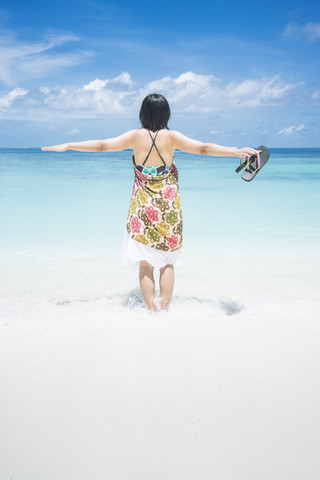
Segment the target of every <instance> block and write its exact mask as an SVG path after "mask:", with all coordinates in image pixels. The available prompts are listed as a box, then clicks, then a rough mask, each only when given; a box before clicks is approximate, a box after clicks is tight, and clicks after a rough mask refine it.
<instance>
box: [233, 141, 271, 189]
mask: <svg viewBox="0 0 320 480" xmlns="http://www.w3.org/2000/svg"><path fill="white" fill-rule="evenodd" d="M255 150H258V152H259V153H257V154H255V155H251V156H250V157H248V158H247V157H246V159H245V161H244V162H243V163H241V160H240V165H239V167H238V168H236V172H237V173H239V172H240V170H242V169H243V168H244V167H245V166H247V168H246V169H245V171H244V172H243V174H242V176H241V178H243V180H245V181H246V182H251V180H252V179H253V178H254V177H255V176H256V175H257V173H258V172H260V170H261V168H262V167H263V166H264V165H265V164H266V163H267V161H268V160H269V157H270V152H269V150H268V148H267V147H265V146H264V145H260V147H258V148H255Z"/></svg>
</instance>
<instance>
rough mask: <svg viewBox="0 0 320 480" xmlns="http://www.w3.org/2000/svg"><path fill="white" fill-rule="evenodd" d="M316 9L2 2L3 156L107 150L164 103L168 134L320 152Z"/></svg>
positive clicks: (319, 17)
mask: <svg viewBox="0 0 320 480" xmlns="http://www.w3.org/2000/svg"><path fill="white" fill-rule="evenodd" d="M319 10H320V8H319V6H318V2H317V4H316V3H313V2H308V1H305V2H299V3H298V2H294V1H293V2H292V1H291V2H287V1H281V2H280V1H279V0H278V1H274V0H271V1H269V2H266V3H261V2H260V3H259V2H253V1H249V2H245V3H244V4H242V3H241V2H239V1H235V0H230V1H228V0H227V1H221V0H220V1H215V2H205V1H202V0H198V1H197V2H190V1H185V2H182V1H181V2H174V1H173V2H169V1H167V0H164V1H161V2H158V3H153V4H151V3H149V2H129V1H123V2H121V3H119V4H117V3H108V2H97V1H74V0H71V1H64V2H62V1H60V0H58V1H55V2H50V3H48V2H36V1H33V2H32V1H29V2H24V1H17V0H10V1H9V0H3V1H2V4H1V9H0V124H1V129H0V146H1V147H15V146H17V147H32V146H35V147H37V146H42V145H51V144H56V143H63V142H66V141H72V140H74V141H80V140H87V139H91V138H108V137H111V136H115V135H119V134H121V133H122V132H123V131H125V130H128V129H131V128H139V126H140V125H139V122H138V113H139V108H140V104H141V101H142V99H143V98H144V96H145V95H147V94H148V93H151V92H159V93H162V94H164V95H165V96H166V97H167V98H168V100H169V102H170V105H171V110H172V117H171V120H170V123H169V126H170V127H171V128H173V129H177V130H181V131H182V132H183V133H185V134H186V135H189V136H191V137H194V138H197V139H199V140H203V141H211V142H214V143H220V144H222V145H228V146H239V147H241V146H258V145H259V144H265V145H268V146H270V147H304V146H305V147H308V146H309V147H320V141H319V127H320V115H319V105H320V62H319V58H320V55H319V53H320V12H319Z"/></svg>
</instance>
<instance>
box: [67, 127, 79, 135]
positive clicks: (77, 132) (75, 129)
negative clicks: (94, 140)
mask: <svg viewBox="0 0 320 480" xmlns="http://www.w3.org/2000/svg"><path fill="white" fill-rule="evenodd" d="M79 133H80V130H79V128H71V130H69V131H68V132H67V135H79Z"/></svg>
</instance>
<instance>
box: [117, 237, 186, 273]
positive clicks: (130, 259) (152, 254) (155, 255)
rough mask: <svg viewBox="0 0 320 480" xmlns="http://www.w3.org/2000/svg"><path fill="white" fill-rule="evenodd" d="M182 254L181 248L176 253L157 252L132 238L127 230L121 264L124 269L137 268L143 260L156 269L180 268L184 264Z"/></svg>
mask: <svg viewBox="0 0 320 480" xmlns="http://www.w3.org/2000/svg"><path fill="white" fill-rule="evenodd" d="M181 254H182V252H181V248H179V250H175V251H174V252H170V251H169V252H165V251H163V250H157V249H156V248H153V247H149V246H147V245H144V244H143V243H141V242H138V241H137V240H134V239H133V238H131V237H130V235H129V233H128V232H127V230H125V232H124V238H123V250H122V262H121V263H122V266H123V267H135V266H137V265H139V264H140V262H141V261H142V260H146V261H147V262H148V263H150V264H151V265H152V266H153V267H156V268H162V267H164V266H165V265H168V264H171V265H175V266H179V265H181V263H182V258H181V256H182V255H181Z"/></svg>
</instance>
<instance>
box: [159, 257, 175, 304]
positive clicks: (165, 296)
mask: <svg viewBox="0 0 320 480" xmlns="http://www.w3.org/2000/svg"><path fill="white" fill-rule="evenodd" d="M159 283H160V297H161V309H162V310H168V306H169V302H170V299H171V295H172V292H173V287H174V267H173V265H171V264H169V263H168V264H167V265H165V266H164V267H162V268H160V279H159Z"/></svg>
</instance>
